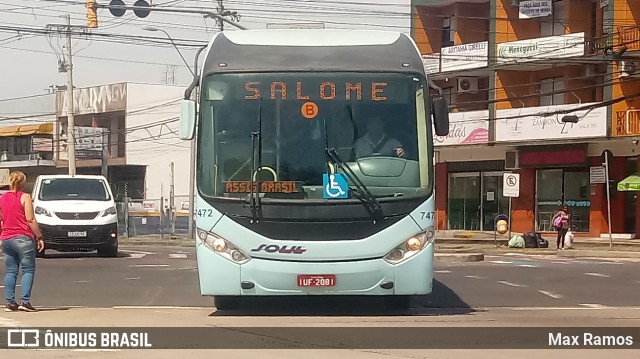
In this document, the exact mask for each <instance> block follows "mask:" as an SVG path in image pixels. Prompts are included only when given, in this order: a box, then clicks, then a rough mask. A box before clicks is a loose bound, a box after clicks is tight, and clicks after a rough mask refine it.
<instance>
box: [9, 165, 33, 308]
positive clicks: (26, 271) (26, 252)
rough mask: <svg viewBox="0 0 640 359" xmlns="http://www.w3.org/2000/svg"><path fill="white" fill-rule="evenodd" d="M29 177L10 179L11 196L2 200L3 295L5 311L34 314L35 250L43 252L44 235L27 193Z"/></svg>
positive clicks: (13, 175)
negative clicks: (20, 273)
mask: <svg viewBox="0 0 640 359" xmlns="http://www.w3.org/2000/svg"><path fill="white" fill-rule="evenodd" d="M26 180H27V177H26V176H25V175H24V173H22V172H20V171H15V172H11V174H10V175H9V192H7V193H5V194H3V195H2V196H1V197H0V219H1V220H2V233H1V234H0V240H2V251H3V253H4V264H5V265H6V266H7V272H6V274H5V276H4V293H5V298H6V300H7V305H6V307H5V311H7V312H11V311H16V310H24V311H28V312H32V311H35V308H33V306H32V305H31V288H32V287H33V276H34V274H35V271H36V250H37V251H38V252H40V251H42V250H43V249H44V241H43V240H42V232H41V231H40V226H38V223H37V222H36V219H35V214H34V213H33V201H32V200H31V196H30V195H29V194H28V193H24V192H23V191H22V189H23V188H24V183H25V181H26ZM20 266H22V285H21V288H20V292H21V296H20V299H21V301H20V304H19V305H18V304H17V303H16V298H15V295H16V281H17V280H18V270H19V269H20Z"/></svg>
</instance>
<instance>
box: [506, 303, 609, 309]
mask: <svg viewBox="0 0 640 359" xmlns="http://www.w3.org/2000/svg"><path fill="white" fill-rule="evenodd" d="M580 305H583V304H580ZM494 309H495V308H494ZM510 309H511V310H522V311H525V310H531V311H537V310H539V311H547V310H599V309H616V308H614V307H607V306H602V307H584V306H583V307H516V308H510Z"/></svg>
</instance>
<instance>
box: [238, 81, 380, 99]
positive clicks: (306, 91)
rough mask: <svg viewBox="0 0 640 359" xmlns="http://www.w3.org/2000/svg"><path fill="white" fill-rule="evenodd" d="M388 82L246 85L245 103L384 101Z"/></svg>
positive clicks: (280, 82) (263, 83)
mask: <svg viewBox="0 0 640 359" xmlns="http://www.w3.org/2000/svg"><path fill="white" fill-rule="evenodd" d="M387 86H388V83H387V82H382V81H381V82H334V81H325V82H322V83H320V85H319V86H317V85H316V86H312V85H310V84H308V83H303V82H302V81H296V82H293V81H291V82H285V81H273V82H260V81H248V82H246V83H245V84H244V89H245V90H246V94H245V96H244V98H245V99H246V100H259V99H261V98H263V97H265V96H266V97H267V98H270V99H272V100H275V99H281V100H292V99H296V100H309V99H311V98H313V99H322V100H347V101H348V100H357V101H360V100H371V101H387V95H386V94H385V90H386V89H387Z"/></svg>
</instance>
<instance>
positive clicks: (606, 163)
mask: <svg viewBox="0 0 640 359" xmlns="http://www.w3.org/2000/svg"><path fill="white" fill-rule="evenodd" d="M604 176H605V184H604V185H605V186H606V187H607V222H608V223H607V227H608V228H609V250H612V249H613V236H612V235H611V194H610V193H609V156H608V155H607V154H606V153H605V154H604Z"/></svg>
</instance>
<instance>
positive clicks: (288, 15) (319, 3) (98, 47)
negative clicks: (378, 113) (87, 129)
mask: <svg viewBox="0 0 640 359" xmlns="http://www.w3.org/2000/svg"><path fill="white" fill-rule="evenodd" d="M97 1H98V3H99V4H105V5H106V4H107V3H108V0H97ZM124 1H125V3H126V4H127V5H132V4H133V2H134V1H133V0H124ZM152 4H153V5H154V6H158V7H160V6H171V7H201V8H210V9H213V10H215V8H216V6H217V2H216V1H213V0H207V1H205V0H154V1H152ZM224 6H225V9H226V10H231V11H237V12H238V14H239V15H240V24H241V25H243V26H245V27H247V28H249V29H265V28H266V27H267V24H272V23H299V22H314V23H323V24H324V26H325V28H331V29H348V28H355V29H379V30H390V31H401V32H405V33H407V34H408V33H409V31H410V16H409V14H410V0H389V1H384V0H225V1H224ZM67 14H70V15H71V24H72V25H80V26H84V25H86V10H85V6H84V0H0V54H1V56H0V78H1V79H2V83H3V86H0V114H4V115H5V116H6V115H13V114H12V113H7V111H6V110H7V109H8V106H7V107H6V108H5V111H3V109H2V107H3V100H6V99H10V98H15V97H21V96H31V95H38V94H45V93H47V92H48V91H49V86H51V85H59V86H60V85H65V84H66V81H67V75H66V73H60V72H58V61H59V59H62V53H63V51H65V50H64V49H63V46H64V45H65V44H66V39H65V38H60V37H59V35H49V36H48V35H44V34H36V35H34V34H30V33H27V32H24V33H17V32H16V31H11V30H7V29H6V28H7V27H12V28H15V27H21V28H24V27H27V28H39V29H44V28H45V27H46V26H47V25H48V24H65V23H66V18H65V17H66V15H67ZM144 25H148V26H153V27H156V28H161V29H163V30H165V31H166V32H167V33H169V35H170V36H171V37H172V38H174V39H176V40H177V39H181V40H188V41H189V43H193V44H198V43H206V41H207V40H208V39H209V38H210V37H211V36H212V35H213V34H214V33H215V32H217V31H218V30H217V25H216V22H215V20H213V19H205V18H203V17H202V16H201V15H198V14H167V13H159V12H152V13H151V14H150V15H149V16H148V17H146V18H144V19H142V18H138V17H136V16H135V15H134V14H133V13H132V12H130V11H128V12H127V13H126V14H125V16H123V17H114V16H112V15H111V14H110V13H109V10H107V9H99V10H98V28H97V29H91V33H93V34H96V35H95V36H94V35H92V36H87V37H86V38H78V37H76V38H74V41H73V43H72V50H73V66H74V72H73V76H74V85H75V86H76V87H88V86H94V85H100V84H106V83H115V82H123V81H129V82H141V83H165V82H166V73H167V72H168V73H169V74H170V76H169V77H174V83H175V84H176V85H179V86H188V84H189V83H190V82H191V78H192V76H191V74H190V72H189V70H188V69H187V67H186V66H185V65H184V63H183V61H182V60H181V58H180V56H179V54H178V53H177V52H176V50H175V49H174V48H173V47H172V46H171V45H158V44H150V43H148V42H145V43H140V42H139V41H135V40H133V39H122V38H121V37H119V36H120V35H131V36H144V37H156V38H162V39H166V35H164V34H163V33H162V32H158V31H156V32H150V31H145V30H143V29H142V26H144ZM225 31H238V30H237V29H234V28H233V27H232V26H230V25H227V24H225ZM100 34H102V35H100ZM182 42H184V41H182ZM180 50H181V51H182V54H183V56H184V57H185V58H186V60H187V62H188V63H189V65H191V64H192V63H193V58H194V55H195V50H194V49H193V48H185V47H180ZM168 65H174V66H175V67H173V68H172V67H168ZM174 71H175V72H174ZM4 103H5V104H7V103H8V102H7V101H4Z"/></svg>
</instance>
